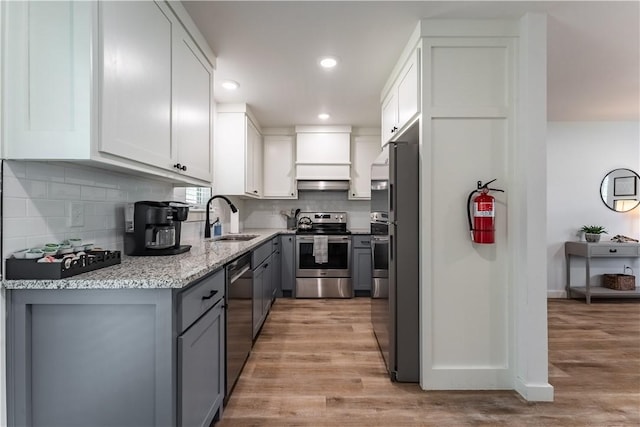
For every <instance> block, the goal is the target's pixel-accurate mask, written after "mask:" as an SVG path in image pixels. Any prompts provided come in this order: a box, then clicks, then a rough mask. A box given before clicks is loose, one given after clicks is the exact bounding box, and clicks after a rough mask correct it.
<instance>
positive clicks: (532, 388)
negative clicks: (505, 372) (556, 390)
mask: <svg viewBox="0 0 640 427" xmlns="http://www.w3.org/2000/svg"><path fill="white" fill-rule="evenodd" d="M516 391H517V392H518V393H520V395H521V396H522V397H524V398H525V400H527V401H529V402H553V386H552V385H551V384H525V383H523V382H522V380H521V379H520V378H516Z"/></svg>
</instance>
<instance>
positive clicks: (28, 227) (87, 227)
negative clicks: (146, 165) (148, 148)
mask: <svg viewBox="0 0 640 427" xmlns="http://www.w3.org/2000/svg"><path fill="white" fill-rule="evenodd" d="M2 179H3V187H4V194H3V198H4V206H3V221H4V227H3V244H4V248H3V249H4V250H3V255H4V257H5V258H6V257H8V256H9V255H10V254H11V253H12V252H14V251H16V250H19V249H23V248H30V247H36V246H41V245H43V244H44V243H47V242H59V241H61V240H64V239H67V238H70V237H80V238H82V239H83V240H85V241H87V242H93V243H95V245H96V246H100V247H103V248H108V249H116V250H122V249H123V239H124V206H125V205H126V203H129V202H135V201H137V200H171V199H172V194H173V186H172V185H171V184H170V183H166V182H162V181H156V180H152V179H145V178H141V177H138V176H131V175H126V174H123V173H118V172H113V171H108V170H103V169H98V168H93V167H85V166H80V165H76V164H71V163H63V162H29V161H6V160H5V161H4V174H3V177H2ZM72 205H73V206H75V207H76V209H79V210H80V212H81V218H82V219H81V222H82V225H78V226H71V208H72Z"/></svg>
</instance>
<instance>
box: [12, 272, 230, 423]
mask: <svg viewBox="0 0 640 427" xmlns="http://www.w3.org/2000/svg"><path fill="white" fill-rule="evenodd" d="M223 296H224V271H218V272H216V273H213V274H211V275H209V276H207V277H206V278H204V279H201V280H198V281H197V282H196V283H194V284H193V285H190V286H189V287H187V288H184V289H100V290H74V289H61V290H39V289H38V290H36V289H26V290H8V291H7V302H8V305H7V308H8V318H7V365H8V366H7V397H8V399H7V415H8V425H9V426H66V427H74V426H78V427H80V426H82V427H84V426H88V425H91V426H104V427H107V426H119V427H127V426H131V427H140V426H175V425H178V426H205V425H206V426H208V425H209V424H210V423H211V421H212V420H213V419H214V417H215V416H216V414H219V416H221V415H222V399H223V395H224V387H223V385H224V374H223V372H224V357H223V355H224V329H223V325H224V311H223V309H222V303H223V301H224V300H223V299H222V297H223Z"/></svg>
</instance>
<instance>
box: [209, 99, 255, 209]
mask: <svg viewBox="0 0 640 427" xmlns="http://www.w3.org/2000/svg"><path fill="white" fill-rule="evenodd" d="M251 117H252V115H251V112H250V110H249V109H248V108H247V106H246V104H219V105H218V111H217V121H216V138H215V144H214V153H213V158H214V168H213V170H214V180H213V181H214V182H213V189H214V192H215V193H217V194H225V195H229V196H250V197H255V198H259V197H261V196H262V135H261V134H260V129H259V127H258V126H257V124H256V122H255V120H253V119H252V118H251Z"/></svg>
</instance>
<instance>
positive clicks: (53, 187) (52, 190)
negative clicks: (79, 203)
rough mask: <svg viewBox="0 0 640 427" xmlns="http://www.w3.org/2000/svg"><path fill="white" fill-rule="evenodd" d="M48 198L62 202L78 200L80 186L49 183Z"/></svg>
mask: <svg viewBox="0 0 640 427" xmlns="http://www.w3.org/2000/svg"><path fill="white" fill-rule="evenodd" d="M49 198H50V199H54V200H55V199H62V200H79V199H80V186H79V185H75V184H61V183H57V182H50V183H49Z"/></svg>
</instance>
